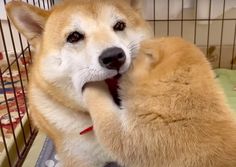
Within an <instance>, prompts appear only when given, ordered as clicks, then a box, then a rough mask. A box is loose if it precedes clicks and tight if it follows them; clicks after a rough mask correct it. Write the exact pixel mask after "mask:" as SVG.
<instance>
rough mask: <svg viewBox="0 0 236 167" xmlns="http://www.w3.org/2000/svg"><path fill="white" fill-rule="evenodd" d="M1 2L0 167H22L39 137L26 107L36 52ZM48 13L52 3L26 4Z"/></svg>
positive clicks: (32, 1)
mask: <svg viewBox="0 0 236 167" xmlns="http://www.w3.org/2000/svg"><path fill="white" fill-rule="evenodd" d="M9 1H10V0H8V1H7V0H2V1H1V2H0V7H1V8H0V9H1V10H0V11H1V12H0V18H1V20H0V82H1V87H0V131H1V132H0V166H4V167H7V166H21V164H22V163H23V160H24V159H25V157H26V155H27V153H28V150H29V148H30V147H31V144H32V142H33V140H34V138H35V136H36V134H37V130H36V129H35V128H34V127H33V126H32V124H31V122H30V117H29V111H28V107H27V98H26V95H27V83H28V80H29V77H28V76H29V66H30V64H31V62H32V55H33V50H32V48H31V47H30V45H29V43H28V42H27V41H26V39H25V38H24V37H23V36H21V34H20V33H18V32H17V31H16V29H15V28H14V27H13V26H12V25H11V22H10V21H9V19H8V18H7V16H6V14H5V10H4V6H5V4H6V3H7V2H9ZM25 2H27V3H30V4H32V5H35V6H38V7H41V8H43V9H49V8H51V6H52V5H53V4H54V2H53V1H52V0H25Z"/></svg>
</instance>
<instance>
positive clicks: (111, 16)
mask: <svg viewBox="0 0 236 167" xmlns="http://www.w3.org/2000/svg"><path fill="white" fill-rule="evenodd" d="M79 2H80V1H78V3H69V4H67V5H65V6H64V7H62V6H59V7H57V8H55V9H54V10H53V12H52V14H51V16H50V17H49V19H48V22H47V27H46V30H47V29H49V30H53V31H54V32H60V33H62V34H63V32H64V33H66V32H69V31H72V30H73V29H74V30H75V29H77V30H80V29H81V30H82V31H86V30H88V29H89V28H90V27H94V25H96V24H97V23H100V24H101V23H104V24H106V25H111V24H113V22H115V21H117V20H122V19H124V18H125V17H126V16H125V13H124V12H121V11H120V9H119V5H115V4H116V3H108V2H107V3H105V2H104V1H97V2H96V1H91V2H93V3H81V2H80V3H79Z"/></svg>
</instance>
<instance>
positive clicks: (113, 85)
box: [105, 74, 121, 106]
mask: <svg viewBox="0 0 236 167" xmlns="http://www.w3.org/2000/svg"><path fill="white" fill-rule="evenodd" d="M120 78H121V74H117V75H116V76H114V77H113V78H109V79H106V80H105V82H106V84H107V86H108V88H109V91H110V94H111V96H112V98H113V100H114V102H115V103H116V104H117V105H118V106H121V99H120V97H119V92H118V90H119V85H118V83H119V79H120Z"/></svg>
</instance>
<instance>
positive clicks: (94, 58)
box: [6, 0, 150, 167]
mask: <svg viewBox="0 0 236 167" xmlns="http://www.w3.org/2000/svg"><path fill="white" fill-rule="evenodd" d="M138 4H139V0H119V1H117V0H67V1H65V2H62V3H61V4H58V5H56V6H55V7H53V8H52V9H51V10H49V11H46V10H42V9H39V8H37V7H35V6H32V5H29V4H26V3H23V2H19V1H12V2H10V3H8V4H7V6H6V9H7V13H8V16H9V18H10V19H11V21H12V22H13V24H14V25H15V27H16V28H17V29H18V30H19V31H20V32H21V33H22V34H23V35H24V36H25V37H26V38H27V39H28V40H29V42H30V43H31V44H32V46H34V47H35V48H36V50H35V52H36V53H35V55H34V61H33V67H32V70H31V77H30V87H29V105H30V113H31V116H32V118H33V121H34V123H35V124H36V126H37V127H38V128H39V129H40V130H42V131H44V132H45V133H46V134H47V135H48V136H49V137H50V138H51V139H52V140H53V142H54V144H55V146H56V150H57V153H58V155H59V158H60V162H61V165H62V166H70V167H71V166H72V167H73V166H74V167H103V166H105V165H106V164H107V165H108V166H109V162H110V161H113V159H111V158H110V156H109V154H107V153H106V152H105V151H104V150H103V149H102V147H100V145H99V143H98V142H97V140H96V138H95V136H94V133H93V132H92V131H89V132H87V133H85V134H83V135H82V132H85V131H86V130H87V128H88V129H91V128H89V127H90V126H91V125H92V121H91V118H90V116H89V114H88V113H87V112H84V111H85V110H84V104H83V99H82V89H83V86H84V84H86V83H87V82H91V81H101V80H106V79H108V78H112V77H114V76H116V75H118V74H123V73H125V72H126V71H127V70H128V69H129V67H130V64H131V62H132V59H133V56H135V52H136V51H137V49H138V47H139V43H140V41H141V40H143V39H145V38H147V37H149V36H150V29H149V27H148V25H147V23H146V22H145V20H144V19H143V18H142V17H141V16H140V14H139V12H138V11H137V7H138V6H139V5H138ZM84 130H85V131H84Z"/></svg>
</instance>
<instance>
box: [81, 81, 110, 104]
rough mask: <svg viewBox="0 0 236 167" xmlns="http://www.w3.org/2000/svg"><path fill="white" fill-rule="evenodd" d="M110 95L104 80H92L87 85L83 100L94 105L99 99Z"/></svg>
mask: <svg viewBox="0 0 236 167" xmlns="http://www.w3.org/2000/svg"><path fill="white" fill-rule="evenodd" d="M107 96H110V94H109V90H108V87H107V85H106V84H105V83H104V82H91V83H87V84H86V85H85V88H84V91H83V100H84V103H85V105H87V106H89V105H94V103H96V102H98V101H97V100H98V99H101V98H104V97H107Z"/></svg>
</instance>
